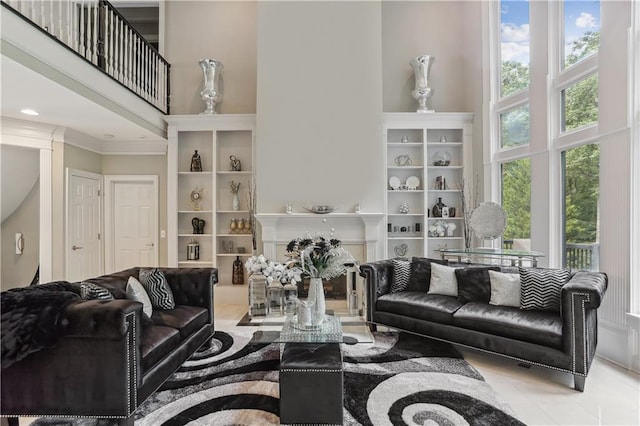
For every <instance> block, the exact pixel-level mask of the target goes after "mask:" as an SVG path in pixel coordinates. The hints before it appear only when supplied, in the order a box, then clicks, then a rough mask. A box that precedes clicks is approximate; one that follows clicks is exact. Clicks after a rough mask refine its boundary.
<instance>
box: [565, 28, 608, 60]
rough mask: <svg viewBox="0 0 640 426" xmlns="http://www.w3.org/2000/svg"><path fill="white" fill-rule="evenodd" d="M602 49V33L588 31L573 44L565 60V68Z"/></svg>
mask: <svg viewBox="0 0 640 426" xmlns="http://www.w3.org/2000/svg"><path fill="white" fill-rule="evenodd" d="M599 47H600V32H599V31H598V32H595V31H587V32H586V33H584V35H583V36H582V37H580V38H579V39H577V40H574V41H573V42H571V45H570V47H569V51H568V52H567V54H566V58H565V60H564V66H565V68H569V67H570V66H571V65H574V64H577V63H578V62H580V61H581V60H583V59H584V58H586V57H587V56H589V55H591V54H592V53H595V52H597V51H598V48H599Z"/></svg>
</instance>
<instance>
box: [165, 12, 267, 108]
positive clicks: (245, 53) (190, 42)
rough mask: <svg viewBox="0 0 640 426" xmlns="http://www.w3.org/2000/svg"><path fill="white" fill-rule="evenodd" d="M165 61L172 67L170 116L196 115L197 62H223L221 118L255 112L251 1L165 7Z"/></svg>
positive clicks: (199, 77) (198, 105) (198, 104)
mask: <svg viewBox="0 0 640 426" xmlns="http://www.w3.org/2000/svg"><path fill="white" fill-rule="evenodd" d="M165 8H166V9H165V16H166V28H165V55H164V56H165V58H166V59H167V60H168V61H169V63H170V64H171V114H198V113H200V112H202V111H204V109H205V104H204V102H203V101H202V99H201V98H200V91H201V90H202V71H201V70H200V66H199V65H198V61H199V60H200V59H203V58H213V59H218V60H219V61H222V63H223V64H224V69H223V71H222V81H223V89H224V96H223V100H222V103H220V104H219V105H218V107H217V108H216V111H217V112H218V113H222V114H238V113H254V112H255V111H256V66H257V64H256V58H257V56H256V43H257V39H256V11H257V3H256V2H252V1H184V0H169V1H166V3H165Z"/></svg>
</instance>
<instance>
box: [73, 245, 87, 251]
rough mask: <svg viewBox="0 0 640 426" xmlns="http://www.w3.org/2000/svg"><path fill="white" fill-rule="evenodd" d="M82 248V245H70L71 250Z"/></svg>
mask: <svg viewBox="0 0 640 426" xmlns="http://www.w3.org/2000/svg"><path fill="white" fill-rule="evenodd" d="M82 248H84V247H79V246H76V245H74V246H72V247H71V250H73V251H76V250H80V249H82Z"/></svg>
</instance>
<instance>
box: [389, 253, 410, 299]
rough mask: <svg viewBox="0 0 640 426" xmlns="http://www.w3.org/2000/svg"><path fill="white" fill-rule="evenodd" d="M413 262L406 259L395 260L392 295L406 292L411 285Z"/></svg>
mask: <svg viewBox="0 0 640 426" xmlns="http://www.w3.org/2000/svg"><path fill="white" fill-rule="evenodd" d="M410 273H411V262H409V261H408V260H405V259H393V275H392V277H391V290H390V292H391V293H396V292H398V291H405V290H406V289H407V286H408V285H409V274H410Z"/></svg>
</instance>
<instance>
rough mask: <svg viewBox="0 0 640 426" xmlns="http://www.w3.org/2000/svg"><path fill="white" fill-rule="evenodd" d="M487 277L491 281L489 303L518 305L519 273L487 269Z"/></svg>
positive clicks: (516, 306)
mask: <svg viewBox="0 0 640 426" xmlns="http://www.w3.org/2000/svg"><path fill="white" fill-rule="evenodd" d="M489 279H490V281H491V299H490V300H489V303H490V304H492V305H500V306H513V307H515V308H519V307H520V274H505V273H504V272H497V271H489Z"/></svg>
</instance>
